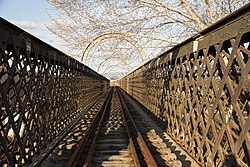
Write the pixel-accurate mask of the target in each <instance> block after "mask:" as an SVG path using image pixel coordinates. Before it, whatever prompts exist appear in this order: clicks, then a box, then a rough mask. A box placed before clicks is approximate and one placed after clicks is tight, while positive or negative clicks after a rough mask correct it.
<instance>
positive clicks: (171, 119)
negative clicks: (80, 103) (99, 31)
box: [120, 5, 250, 166]
mask: <svg viewBox="0 0 250 167" xmlns="http://www.w3.org/2000/svg"><path fill="white" fill-rule="evenodd" d="M249 11H250V5H247V6H246V7H245V8H243V9H242V10H240V11H237V12H235V13H234V14H232V15H231V16H230V17H227V18H225V19H223V20H222V21H219V22H218V23H217V24H215V25H213V26H212V27H210V28H208V29H206V30H204V31H202V32H201V33H200V34H198V35H197V36H195V37H193V38H190V39H188V40H187V41H185V42H183V43H181V44H180V45H177V46H176V47H174V48H173V49H171V50H169V51H167V52H166V53H164V54H163V55H161V56H159V57H157V58H155V59H154V60H151V61H150V62H148V63H146V64H145V65H143V66H141V67H140V68H138V69H137V70H135V71H133V72H132V73H130V74H129V75H128V76H126V77H124V78H122V79H121V80H120V85H121V87H122V88H123V89H124V90H126V91H127V92H128V93H129V94H131V95H132V96H134V97H135V98H136V99H137V100H138V101H139V102H141V103H142V104H143V105H144V106H145V107H146V108H147V109H149V110H150V111H151V113H152V114H153V115H154V116H155V118H156V119H157V120H158V121H159V122H161V123H162V125H163V126H164V127H165V128H166V131H167V132H168V134H169V135H170V136H172V137H173V138H174V139H175V140H176V141H177V142H178V143H179V144H180V145H181V146H182V147H183V148H184V149H185V150H186V151H187V152H188V153H189V154H190V155H191V156H192V157H194V158H195V159H196V160H197V161H198V162H199V163H200V164H201V165H202V166H224V165H236V164H238V165H240V166H249V165H250V115H249V113H250V60H249V57H250V12H249Z"/></svg>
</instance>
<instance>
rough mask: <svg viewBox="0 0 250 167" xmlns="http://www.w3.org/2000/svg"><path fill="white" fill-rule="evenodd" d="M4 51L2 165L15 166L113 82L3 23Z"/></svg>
mask: <svg viewBox="0 0 250 167" xmlns="http://www.w3.org/2000/svg"><path fill="white" fill-rule="evenodd" d="M0 49H1V51H0V62H1V64H0V79H1V80H0V81H1V82H0V109H1V112H0V156H1V157H0V166H3V165H4V164H5V165H7V164H8V165H10V166H16V165H22V164H25V163H29V162H31V161H32V157H33V156H35V155H38V154H39V153H40V151H41V150H42V149H43V148H45V146H46V145H47V144H48V143H49V142H51V141H52V140H53V139H54V138H55V137H56V136H57V135H58V134H59V133H60V132H61V131H62V129H63V128H64V127H66V126H67V125H68V124H70V122H71V121H72V120H73V119H74V118H76V117H77V116H78V115H79V114H80V113H81V111H82V110H83V108H84V107H86V105H87V104H89V103H90V102H91V101H93V100H94V99H95V98H96V97H97V96H98V95H100V94H101V93H102V92H103V91H105V90H106V89H107V88H108V87H109V80H107V79H106V78H104V77H103V76H101V75H99V74H98V73H96V72H95V71H93V70H91V69H90V68H89V67H87V66H85V65H83V64H81V63H80V62H78V61H77V60H74V59H73V58H71V57H69V56H67V55H65V54H64V53H62V52H60V51H59V50H57V49H55V48H53V47H52V46H50V45H48V44H46V43H44V42H43V41H41V40H39V39H37V38H36V37H34V36H32V35H30V34H28V33H26V32H25V31H23V30H22V29H20V28H18V27H16V26H14V25H12V24H11V23H9V22H7V21H5V20H4V19H2V18H0Z"/></svg>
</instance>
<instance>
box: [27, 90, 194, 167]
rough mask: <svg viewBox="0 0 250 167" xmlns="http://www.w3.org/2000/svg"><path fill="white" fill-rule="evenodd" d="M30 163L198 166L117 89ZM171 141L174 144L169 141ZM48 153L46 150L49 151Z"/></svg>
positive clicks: (50, 164)
mask: <svg viewBox="0 0 250 167" xmlns="http://www.w3.org/2000/svg"><path fill="white" fill-rule="evenodd" d="M71 126H72V127H71V128H68V130H65V133H63V134H62V135H61V136H60V137H59V138H60V140H59V139H58V141H57V142H55V143H54V145H53V147H52V146H50V147H49V148H48V149H51V150H50V151H48V150H47V151H45V153H46V154H44V155H46V156H44V157H40V158H38V159H37V160H36V161H35V162H33V163H32V164H31V165H30V166H56V167H57V166H67V167H71V166H81V167H82V166H84V167H87V166H94V167H96V166H107V167H111V166H119V167H130V166H131V167H133V166H137V167H138V166H175V167H179V166H199V165H198V164H196V163H195V161H193V160H192V158H190V157H189V156H188V155H187V154H185V152H183V151H179V150H178V149H177V150H176V149H173V148H174V147H178V146H177V145H171V144H169V140H166V138H165V136H164V132H163V131H160V127H157V125H156V124H155V122H154V121H153V120H152V119H151V118H149V117H147V116H146V114H145V113H144V112H143V111H142V110H141V109H139V107H138V106H136V104H135V102H133V100H131V99H130V98H129V97H128V96H127V95H126V94H125V93H124V92H122V91H121V90H120V89H119V88H112V89H111V91H110V92H109V93H106V95H103V96H102V97H101V98H100V99H99V100H98V101H97V102H95V103H94V104H92V105H91V106H90V107H89V108H88V109H87V110H86V111H85V112H83V113H82V115H81V116H80V118H78V120H76V121H75V122H74V123H73V124H72V125H71ZM172 144H173V143H172ZM48 152H49V153H48Z"/></svg>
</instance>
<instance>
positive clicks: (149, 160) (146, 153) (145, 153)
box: [118, 89, 158, 167]
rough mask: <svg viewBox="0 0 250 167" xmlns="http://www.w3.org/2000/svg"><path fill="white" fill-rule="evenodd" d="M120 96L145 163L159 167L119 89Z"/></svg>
mask: <svg viewBox="0 0 250 167" xmlns="http://www.w3.org/2000/svg"><path fill="white" fill-rule="evenodd" d="M118 95H119V97H120V99H121V103H122V107H123V111H124V113H125V114H126V115H127V116H128V118H129V119H130V121H131V123H132V127H133V129H134V130H135V132H136V134H137V142H138V144H139V146H140V149H141V151H142V154H143V156H144V158H145V161H146V163H147V165H148V166H149V167H150V166H152V167H153V166H154V167H155V166H158V165H157V163H156V161H155V159H154V157H153V155H152V154H151V152H150V150H149V148H148V146H147V144H146V142H145V141H144V139H143V137H142V135H141V132H140V131H139V129H138V128H137V126H136V123H135V121H134V120H133V118H132V116H131V114H130V112H129V110H128V107H127V105H126V103H125V101H124V100H123V98H122V95H121V93H120V90H119V89H118Z"/></svg>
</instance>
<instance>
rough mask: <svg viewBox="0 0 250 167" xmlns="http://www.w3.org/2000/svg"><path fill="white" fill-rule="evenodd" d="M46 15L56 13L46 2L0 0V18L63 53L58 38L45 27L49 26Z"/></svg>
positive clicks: (36, 0)
mask: <svg viewBox="0 0 250 167" xmlns="http://www.w3.org/2000/svg"><path fill="white" fill-rule="evenodd" d="M48 13H50V14H52V15H55V14H56V11H55V10H53V7H52V6H51V5H50V4H49V3H48V2H47V1H46V0H0V17H2V18H4V19H5V20H7V21H9V22H11V23H13V24H15V25H17V26H18V27H20V28H22V29H24V30H25V31H27V32H28V33H30V34H32V35H34V36H36V37H38V38H39V39H41V40H42V41H44V42H46V43H48V44H49V45H52V46H53V47H55V48H57V49H59V50H61V51H63V52H65V46H64V47H63V46H62V43H61V42H60V40H59V38H57V37H56V36H55V35H53V34H52V33H51V32H50V31H49V30H48V29H47V28H46V27H45V24H46V25H48V26H49V25H50V20H49V16H48Z"/></svg>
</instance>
